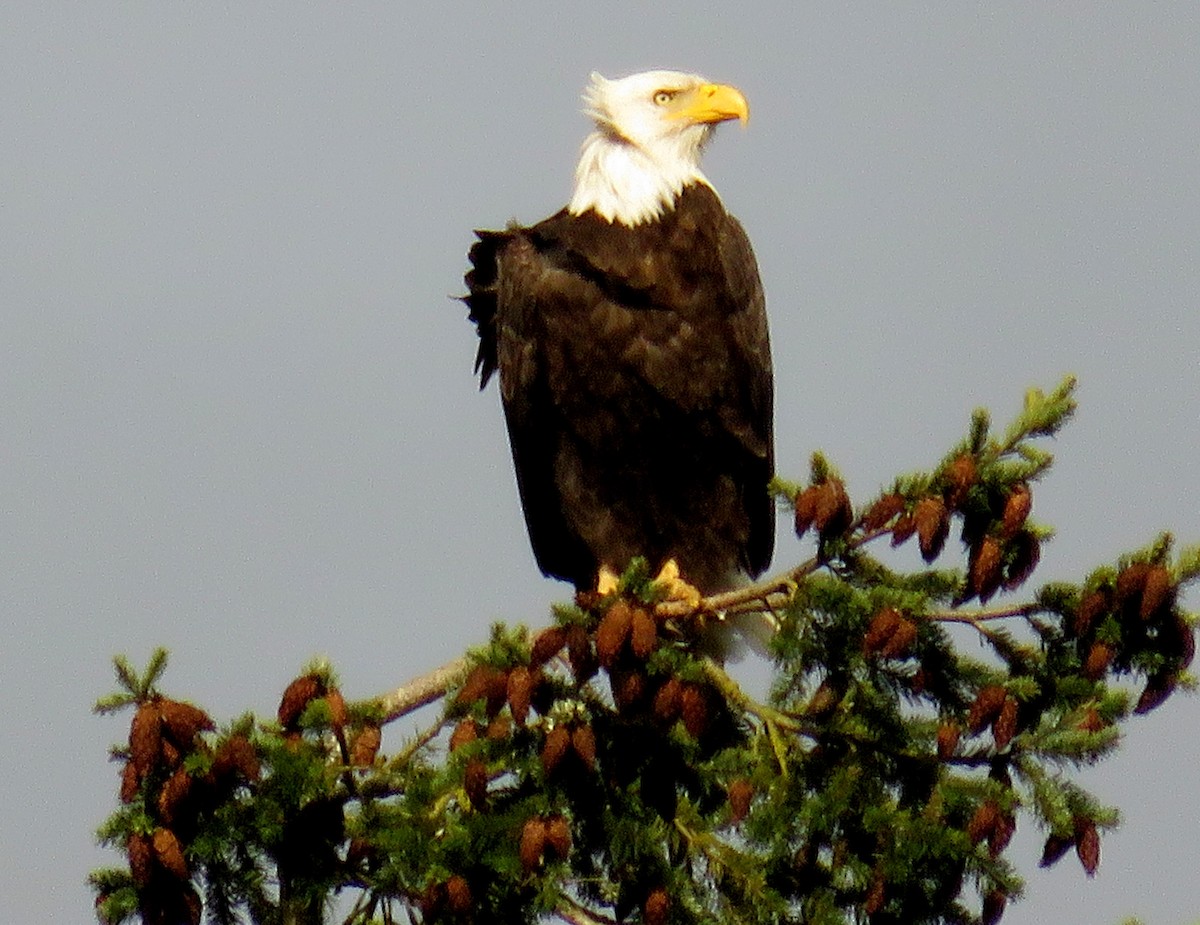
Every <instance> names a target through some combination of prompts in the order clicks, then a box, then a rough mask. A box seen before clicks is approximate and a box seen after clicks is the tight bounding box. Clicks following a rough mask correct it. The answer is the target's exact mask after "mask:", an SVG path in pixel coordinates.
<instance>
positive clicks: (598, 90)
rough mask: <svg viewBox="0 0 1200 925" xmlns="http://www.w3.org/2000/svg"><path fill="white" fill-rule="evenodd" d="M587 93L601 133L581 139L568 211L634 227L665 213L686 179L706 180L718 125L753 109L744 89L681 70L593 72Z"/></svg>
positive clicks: (588, 106) (744, 116)
mask: <svg viewBox="0 0 1200 925" xmlns="http://www.w3.org/2000/svg"><path fill="white" fill-rule="evenodd" d="M583 99H584V103H585V105H586V110H585V111H586V112H587V114H588V115H589V116H591V117H592V119H593V120H594V121H595V123H596V131H594V132H593V133H592V134H591V135H589V136H588V138H587V140H586V141H585V142H584V143H583V152H582V154H581V156H580V158H579V166H578V167H577V168H576V169H575V193H574V195H573V196H572V197H571V203H570V205H569V206H568V209H569V211H570V212H571V214H572V215H581V214H583V213H584V212H586V211H588V210H589V209H594V210H595V211H596V213H597V214H599V215H601V216H602V217H603V218H605V219H607V220H608V221H610V222H612V221H616V222H620V223H621V224H623V225H631V226H632V225H637V224H639V223H641V222H645V221H651V220H653V219H655V218H657V217H658V216H660V215H661V214H662V212H663V210H664V209H665V208H667V207H668V206H669V205H670V204H671V203H672V202H673V201H674V199H675V197H676V196H678V195H679V193H680V191H681V190H682V189H683V187H684V186H686V185H687V184H688V183H708V180H707V179H705V177H704V174H702V173H701V172H700V155H701V153H702V152H703V151H704V146H705V144H707V142H708V140H709V139H710V138H711V137H712V133H713V130H714V129H715V128H716V125H717V123H718V122H725V121H728V120H730V119H741V120H742V122H745V121H746V120H747V119H748V118H749V115H750V109H749V106H748V105H747V104H746V98H745V97H744V96H742V94H741V92H740V91H738V90H736V89H734V88H733V87H728V86H725V85H723V84H714V83H709V82H708V81H707V80H705V79H704V78H703V77H699V76H697V75H695V74H683V73H680V72H678V71H646V72H645V73H643V74H634V75H632V76H631V77H624V78H621V79H620V80H607V79H605V78H604V77H601V76H600V75H599V74H592V78H591V82H590V83H589V84H588V87H587V89H586V90H585V91H584V95H583Z"/></svg>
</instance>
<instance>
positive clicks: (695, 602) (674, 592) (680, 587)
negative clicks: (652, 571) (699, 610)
mask: <svg viewBox="0 0 1200 925" xmlns="http://www.w3.org/2000/svg"><path fill="white" fill-rule="evenodd" d="M654 583H655V584H656V585H659V586H660V587H662V588H663V589H664V590H665V591H666V593H667V594H666V598H665V600H667V601H679V602H680V603H683V604H687V605H688V606H689V607H699V606H700V601H701V600H703V599H704V596H703V595H702V594H701V593H700V591H699V589H698V588H697V587H696V586H695V585H691V584H688V583H687V582H686V581H684V580H683V578H681V577H680V575H679V563H678V562H676V561H675V560H674V559H668V560H667V561H666V563H665V564H664V565H663V567H662V569H661V570H660V571H659V573H658V575H657V577H656V578H655V579H654Z"/></svg>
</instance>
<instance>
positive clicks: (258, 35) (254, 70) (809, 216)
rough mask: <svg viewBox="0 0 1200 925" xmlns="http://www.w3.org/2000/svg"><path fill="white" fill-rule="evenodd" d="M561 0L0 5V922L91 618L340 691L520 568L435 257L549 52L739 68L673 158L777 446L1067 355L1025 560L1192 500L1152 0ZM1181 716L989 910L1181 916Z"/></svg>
mask: <svg viewBox="0 0 1200 925" xmlns="http://www.w3.org/2000/svg"><path fill="white" fill-rule="evenodd" d="M592 10H595V11H589V10H588V9H585V8H584V7H583V6H582V5H578V4H568V3H563V2H561V0H560V2H556V3H540V4H525V5H523V6H520V7H518V6H515V5H512V4H496V5H494V6H480V5H474V4H467V3H460V4H446V5H444V6H440V7H439V8H438V10H437V12H436V13H434V12H425V11H424V10H418V9H416V8H415V5H414V6H409V5H406V4H398V3H387V4H383V3H377V4H328V5H313V4H296V5H294V6H293V5H286V6H285V5H278V4H275V5H269V6H268V5H265V4H239V5H232V6H230V7H228V8H225V9H220V8H218V6H217V5H215V4H184V3H173V2H162V3H156V4H145V5H141V6H138V5H132V4H122V5H115V4H100V3H95V4H59V3H39V4H32V3H30V4H5V5H4V6H3V7H0V254H3V258H2V259H0V432H2V433H3V434H4V439H3V441H2V442H0V612H2V613H3V614H4V619H5V620H6V626H7V627H8V629H7V631H6V634H5V643H4V645H3V649H2V652H0V672H2V673H0V677H3V679H4V685H5V691H6V709H5V710H3V711H2V712H0V738H3V740H4V741H6V742H7V743H8V747H7V748H5V749H4V750H3V751H2V752H0V779H3V780H4V781H5V786H4V788H3V794H4V795H3V797H0V801H2V804H0V818H3V820H4V821H3V829H4V837H3V839H2V840H0V895H3V896H4V897H6V899H5V902H4V906H5V913H4V914H5V917H6V918H7V919H8V920H11V921H32V920H35V919H37V920H42V921H62V922H69V921H89V920H90V917H91V911H90V905H91V899H90V896H89V895H88V893H87V891H86V890H85V888H84V886H83V882H82V881H83V877H84V876H85V873H86V872H87V870H89V869H90V868H91V867H93V866H96V865H97V864H100V863H105V862H107V861H109V860H110V857H109V856H108V855H106V854H105V853H103V852H101V851H99V850H98V849H96V848H95V847H94V846H93V845H92V840H91V833H92V830H93V828H94V827H95V825H96V824H97V823H98V822H99V821H100V820H101V819H102V818H103V817H104V816H105V815H106V814H107V813H108V812H109V811H110V810H111V808H112V806H113V804H114V800H115V791H116V780H117V775H116V769H115V767H113V766H110V765H108V764H106V763H105V760H104V755H105V749H106V747H107V745H108V743H109V742H110V741H112V740H114V739H116V738H119V737H120V736H121V735H122V734H123V723H124V721H125V720H124V719H122V720H105V719H99V718H94V717H92V716H91V715H90V714H89V712H88V710H89V707H90V705H91V703H92V702H93V700H94V699H95V698H96V697H97V696H98V695H100V694H103V693H106V692H107V691H108V690H110V688H111V687H112V682H111V669H110V657H111V655H112V654H113V653H115V652H128V653H129V654H130V655H131V656H132V657H133V659H134V660H135V661H137V662H142V661H144V660H145V657H146V655H147V653H148V652H149V650H150V648H151V647H152V646H153V645H154V644H164V645H166V646H168V647H170V649H171V650H172V665H171V668H170V670H169V673H168V675H167V679H166V686H167V688H168V689H169V690H170V691H172V692H174V693H177V694H179V695H184V696H187V697H191V698H193V699H195V700H196V701H197V702H199V703H201V704H203V705H205V706H206V707H208V708H210V709H211V710H213V711H214V712H215V713H216V714H218V715H219V716H220V717H221V718H222V719H228V718H229V717H231V716H232V715H235V714H236V713H238V712H240V711H241V710H243V709H247V708H252V709H254V710H256V711H258V712H259V713H261V714H264V715H265V714H269V713H270V712H271V711H273V710H274V708H275V706H276V704H277V702H278V696H279V693H280V692H281V690H282V688H283V686H284V685H285V684H286V682H287V681H288V679H289V678H290V677H291V676H292V675H293V674H294V673H295V672H296V670H297V669H298V668H299V667H300V666H301V665H302V664H303V662H304V661H305V660H307V659H308V658H309V657H310V656H312V655H314V654H318V653H324V654H327V655H329V656H330V657H331V658H332V659H333V661H334V663H335V664H336V666H337V667H338V669H339V670H340V672H341V674H342V677H343V680H344V683H345V689H346V691H347V693H348V694H349V695H352V696H366V695H368V694H372V693H376V692H380V691H383V690H385V689H387V688H388V687H390V686H392V685H394V684H397V683H399V682H401V681H403V680H405V679H406V678H408V677H410V676H412V675H413V674H416V673H418V672H420V671H423V670H425V669H428V668H430V667H433V666H435V665H437V664H440V663H441V662H443V661H445V660H446V659H448V658H450V657H452V656H454V655H456V654H458V653H459V652H460V650H461V649H462V648H463V646H464V645H466V644H469V643H473V642H476V641H479V640H482V639H483V638H484V636H485V633H486V627H487V625H488V623H489V622H490V621H491V620H493V619H495V618H498V617H502V618H505V619H508V620H511V621H517V620H520V619H525V620H529V621H533V622H535V623H541V622H544V621H545V619H546V617H545V613H546V606H545V605H546V604H547V603H548V602H549V601H552V600H556V599H562V598H564V597H565V596H566V594H567V589H566V588H565V586H563V585H559V584H555V583H553V582H550V581H548V580H545V579H543V578H541V576H540V575H539V574H538V573H537V571H536V568H535V566H534V563H533V558H532V555H531V553H530V551H529V548H528V544H527V541H526V538H525V534H524V527H523V523H522V521H521V517H520V510H519V506H518V503H517V498H516V491H515V485H514V481H513V477H512V473H511V467H510V462H509V458H508V448H507V444H506V441H505V437H504V433H503V428H502V424H501V418H500V413H499V408H498V399H497V395H496V391H495V389H494V388H492V389H489V391H488V392H486V393H485V394H483V395H479V394H478V393H477V392H476V388H475V384H474V382H473V379H472V376H471V362H472V359H473V355H474V349H475V344H474V334H473V331H472V329H471V328H470V326H469V325H468V324H467V322H466V320H465V318H464V309H463V308H462V306H461V305H459V304H458V303H456V302H452V301H450V299H449V298H448V297H449V296H451V295H454V294H458V293H459V292H461V289H462V286H461V276H462V273H463V271H464V269H465V264H466V261H465V252H466V248H467V247H468V245H469V244H470V242H471V234H470V232H471V229H472V228H474V227H487V226H497V225H501V224H503V223H504V222H505V221H506V220H508V219H510V218H517V219H519V220H522V221H534V220H536V219H539V218H541V217H543V216H544V215H546V214H549V213H550V212H552V211H554V210H556V209H557V208H559V207H560V206H561V205H562V204H563V203H564V202H565V200H566V198H567V196H568V194H569V188H570V181H571V172H572V169H573V167H574V160H575V154H576V151H577V148H578V145H579V143H580V141H581V140H582V138H583V136H584V134H585V133H586V131H587V124H586V122H585V120H584V119H583V118H582V117H581V116H580V115H579V112H578V110H579V92H580V90H581V88H582V87H583V84H584V82H585V80H586V77H587V74H588V72H589V71H590V70H592V69H598V70H600V71H602V72H604V73H606V74H609V75H610V76H615V75H620V74H624V73H628V72H630V71H633V70H641V69H644V68H648V67H676V68H683V69H687V70H694V71H699V72H701V73H704V74H707V75H708V76H709V77H711V78H714V79H719V80H722V81H725V82H729V83H734V84H736V85H738V86H740V87H741V88H742V89H743V90H744V91H745V93H746V95H747V96H748V98H749V100H750V103H751V108H752V111H753V118H752V120H751V122H750V125H749V128H748V130H747V131H740V130H738V129H737V128H736V127H732V126H726V127H723V128H722V130H721V131H720V132H719V133H718V137H717V140H716V143H715V144H714V146H713V148H712V149H711V150H710V152H709V156H708V158H707V160H706V170H707V173H708V175H709V176H710V177H711V178H712V179H713V181H714V183H715V184H716V186H717V188H718V189H719V190H721V192H722V195H723V197H724V199H725V201H726V203H727V205H728V206H729V207H730V208H731V210H733V211H734V212H735V213H736V214H737V215H738V216H739V217H740V218H741V219H742V221H743V223H744V224H745V225H746V227H747V230H748V231H749V233H750V236H751V238H752V239H753V241H754V243H755V247H756V249H757V252H758V256H759V261H760V264H761V267H762V275H763V278H764V281H765V284H766V288H767V292H768V301H769V311H770V314H771V323H772V333H773V338H774V352H775V359H776V366H777V370H778V373H777V392H778V399H777V422H776V429H777V432H778V435H779V436H778V443H779V446H778V457H779V460H780V469H781V471H782V472H783V473H784V474H791V475H795V476H802V475H803V474H804V473H805V472H806V471H807V458H808V454H809V453H810V452H811V451H812V450H813V449H814V448H817V447H820V448H823V449H824V450H826V451H827V452H828V453H829V454H830V455H831V456H832V458H833V459H834V460H835V461H836V462H837V463H838V464H840V465H841V467H842V469H843V471H844V473H845V474H846V475H847V477H848V479H849V482H850V486H851V489H852V492H853V493H854V495H855V497H856V498H858V499H859V500H860V501H861V500H865V499H866V498H867V497H868V496H869V495H871V494H872V493H873V492H874V491H875V490H876V489H877V488H878V487H879V486H880V485H881V484H882V483H883V482H885V481H887V480H888V479H889V478H890V477H891V475H893V474H894V473H895V472H897V471H900V470H907V469H911V468H915V467H917V466H921V465H925V464H928V463H931V462H933V461H935V460H936V459H937V458H938V457H939V456H940V455H941V453H942V452H943V450H944V449H945V448H946V446H947V445H948V443H949V442H950V441H951V440H953V439H956V438H957V437H958V436H959V434H961V433H962V432H963V428H964V426H965V423H966V420H967V417H968V414H969V412H970V410H971V408H972V407H974V406H976V405H980V404H984V405H988V406H990V407H991V408H992V409H993V410H994V412H995V416H996V418H997V420H1004V419H1006V418H1007V417H1008V416H1009V415H1010V414H1011V413H1012V412H1014V411H1015V410H1016V409H1017V408H1018V407H1019V403H1020V399H1021V395H1022V393H1023V391H1024V389H1025V388H1026V387H1027V386H1029V385H1033V384H1039V385H1045V386H1050V385H1053V384H1054V383H1056V382H1057V381H1058V379H1059V378H1060V376H1061V375H1062V374H1064V373H1067V372H1074V373H1077V374H1078V375H1079V376H1080V379H1081V382H1082V387H1081V391H1080V399H1081V402H1082V407H1081V411H1080V413H1079V416H1078V418H1077V420H1076V421H1075V423H1073V424H1072V425H1071V426H1070V427H1069V428H1068V430H1067V431H1066V433H1065V435H1064V436H1063V437H1062V438H1061V439H1060V440H1059V441H1058V442H1057V444H1056V445H1055V447H1054V449H1055V450H1056V452H1057V454H1058V461H1059V463H1058V468H1057V470H1056V471H1055V473H1054V474H1053V475H1052V476H1051V477H1050V479H1049V481H1047V482H1045V483H1044V484H1043V485H1042V486H1041V487H1040V488H1039V490H1038V492H1037V496H1036V506H1035V515H1036V516H1037V517H1039V519H1041V520H1044V521H1049V522H1051V523H1053V524H1055V525H1056V526H1057V527H1058V528H1059V531H1060V533H1059V538H1058V539H1057V540H1056V541H1055V542H1054V543H1053V544H1052V545H1051V546H1049V547H1048V548H1047V549H1046V550H1045V555H1044V557H1043V563H1044V564H1043V569H1042V571H1041V572H1040V573H1039V574H1040V575H1041V577H1043V578H1045V579H1049V578H1053V577H1061V578H1076V577H1081V576H1082V574H1083V572H1084V570H1085V569H1087V568H1090V567H1091V566H1092V565H1095V564H1099V563H1100V562H1103V561H1109V560H1111V559H1112V558H1113V557H1115V555H1116V554H1118V553H1119V552H1121V551H1124V550H1126V549H1129V548H1132V547H1133V546H1135V545H1139V544H1141V543H1143V542H1144V541H1146V540H1148V539H1150V538H1151V537H1152V536H1153V535H1154V534H1155V533H1156V531H1158V530H1159V529H1161V528H1164V527H1172V528H1174V529H1176V530H1177V532H1178V534H1179V536H1180V538H1181V539H1182V540H1185V541H1196V540H1200V511H1198V505H1197V503H1196V488H1195V486H1196V465H1195V461H1196V459H1197V455H1198V453H1200V421H1198V415H1197V411H1196V409H1197V408H1198V407H1200V375H1198V374H1200V316H1198V314H1197V301H1198V296H1200V244H1198V242H1200V187H1198V180H1197V176H1198V174H1200V170H1198V167H1200V163H1198V161H1200V127H1198V124H1200V120H1198V119H1197V116H1196V112H1197V107H1198V105H1200V12H1198V8H1197V7H1196V6H1195V5H1194V4H1191V3H1182V2H1179V3H1172V2H1164V3H1155V4H1116V3H1104V4H1046V3H1040V2H1039V3H1020V4H1006V5H997V4H994V3H992V4H986V5H979V6H978V7H976V6H974V5H972V4H965V3H944V4H938V3H927V4H920V5H909V4H888V5H886V6H885V5H883V4H866V3H859V2H838V3H826V4H817V5H814V4H791V3H773V4H762V5H760V6H758V7H754V8H752V9H743V10H741V11H739V12H736V13H734V12H732V10H733V7H732V6H730V5H728V4H726V5H725V6H724V8H721V7H715V6H712V5H706V4H703V3H696V2H692V3H688V4H671V5H657V6H653V7H651V6H650V5H647V4H636V3H619V4H613V3H608V4H604V5H603V6H601V5H598V4H597V5H594V6H593V7H592ZM807 548H808V547H803V549H802V548H801V547H800V546H798V544H796V543H795V542H794V541H791V540H789V539H788V538H787V536H786V535H782V536H781V542H780V545H779V549H778V551H777V553H776V567H777V568H778V567H784V566H787V565H789V564H791V563H793V562H794V561H797V560H798V559H799V558H800V556H801V555H803V554H804V552H806V551H807ZM914 559H915V553H914ZM1196 600H1197V598H1196V595H1195V594H1193V595H1192V596H1191V600H1190V603H1191V604H1192V606H1195V604H1196ZM1198 720H1200V703H1198V702H1197V700H1196V699H1194V698H1193V699H1185V698H1183V697H1179V698H1176V699H1174V700H1172V701H1171V702H1170V703H1169V704H1168V705H1167V706H1166V707H1164V708H1163V709H1162V710H1161V711H1159V712H1158V713H1156V714H1154V715H1152V716H1151V717H1149V718H1146V719H1138V720H1136V721H1134V722H1133V723H1132V724H1131V725H1130V727H1129V735H1128V738H1127V740H1126V743H1125V744H1126V748H1125V752H1126V753H1125V754H1123V755H1122V756H1120V757H1119V758H1117V759H1115V760H1110V761H1108V762H1106V763H1105V764H1104V765H1103V766H1101V767H1100V768H1097V769H1094V770H1093V771H1091V772H1089V773H1088V774H1087V775H1086V782H1087V784H1088V785H1089V786H1091V787H1093V788H1095V790H1096V791H1098V792H1099V793H1100V794H1101V795H1102V796H1104V797H1105V798H1107V799H1109V800H1112V801H1114V802H1116V803H1118V804H1119V805H1120V806H1121V807H1122V808H1123V810H1124V812H1125V816H1126V823H1125V826H1124V828H1123V829H1122V830H1121V831H1120V832H1119V833H1117V834H1116V835H1112V836H1109V837H1107V838H1105V840H1104V843H1103V862H1102V866H1101V869H1100V873H1099V876H1098V877H1097V878H1096V880H1095V881H1092V882H1088V881H1087V880H1086V879H1085V878H1084V876H1083V874H1082V872H1081V870H1080V868H1079V866H1078V864H1077V863H1076V862H1075V861H1074V859H1073V858H1067V859H1065V860H1064V861H1063V862H1062V863H1061V864H1060V865H1059V867H1058V868H1056V869H1055V870H1054V871H1051V872H1049V873H1047V872H1038V871H1036V870H1034V869H1033V867H1034V862H1035V861H1036V857H1037V855H1038V853H1039V851H1040V838H1039V837H1038V836H1037V834H1036V833H1035V832H1033V831H1031V826H1029V825H1028V824H1025V825H1023V826H1022V828H1021V830H1020V831H1019V833H1018V836H1017V839H1016V841H1015V842H1014V845H1013V847H1012V848H1010V849H1009V853H1010V855H1011V856H1013V857H1021V858H1023V859H1024V863H1023V867H1024V869H1025V870H1026V871H1027V872H1029V874H1030V878H1029V890H1028V898H1027V900H1026V901H1025V902H1022V903H1021V904H1019V905H1017V906H1015V907H1013V908H1011V909H1010V912H1009V914H1008V915H1007V916H1006V918H1005V921H1006V922H1008V923H1012V925H1022V923H1027V925H1028V923H1041V922H1047V921H1056V922H1069V923H1075V922H1078V923H1104V922H1111V923H1115V922H1117V921H1118V920H1119V919H1120V918H1121V917H1122V916H1124V915H1128V914H1131V913H1139V914H1142V915H1144V916H1145V918H1146V919H1147V920H1148V921H1149V922H1150V923H1152V925H1177V923H1182V922H1184V921H1185V920H1188V919H1189V918H1190V919H1194V918H1195V917H1196V915H1197V910H1198V904H1197V903H1196V901H1195V899H1194V897H1195V864H1196V860H1195V859H1196V857H1197V856H1200V825H1198V824H1197V823H1198V819H1200V810H1198V809H1197V805H1198V802H1200V801H1198V795H1197V793H1196V785H1197V782H1198V776H1197V771H1196V768H1197V767H1198V766H1200V746H1198V745H1197V737H1196V735H1195V734H1194V733H1195V729H1196V728H1197V721H1198Z"/></svg>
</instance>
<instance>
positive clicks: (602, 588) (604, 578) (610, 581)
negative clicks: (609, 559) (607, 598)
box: [596, 565, 621, 597]
mask: <svg viewBox="0 0 1200 925" xmlns="http://www.w3.org/2000/svg"><path fill="white" fill-rule="evenodd" d="M620 584H621V576H620V575H618V574H617V573H616V572H614V571H613V570H612V569H610V568H609V567H608V566H607V565H602V566H600V573H599V574H598V575H597V576H596V593H597V594H599V595H600V596H601V597H604V595H606V594H612V593H613V592H614V591H616V590H617V587H618V586H619V585H620Z"/></svg>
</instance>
